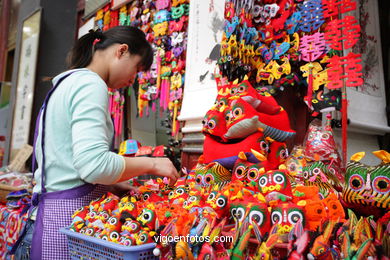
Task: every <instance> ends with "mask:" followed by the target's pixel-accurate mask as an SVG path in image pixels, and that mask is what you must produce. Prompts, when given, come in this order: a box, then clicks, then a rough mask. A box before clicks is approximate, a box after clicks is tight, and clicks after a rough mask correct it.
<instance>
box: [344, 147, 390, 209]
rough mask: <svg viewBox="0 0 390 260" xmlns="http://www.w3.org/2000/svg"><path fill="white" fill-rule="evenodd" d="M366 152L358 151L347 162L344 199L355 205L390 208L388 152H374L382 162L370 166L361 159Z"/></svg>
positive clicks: (389, 156)
mask: <svg viewBox="0 0 390 260" xmlns="http://www.w3.org/2000/svg"><path fill="white" fill-rule="evenodd" d="M364 154H365V153H357V154H355V155H353V156H352V157H351V161H350V162H348V164H347V170H346V174H345V185H344V189H343V200H344V201H345V202H348V203H351V204H354V205H359V204H360V205H362V206H365V205H369V206H373V207H377V208H382V209H385V210H386V209H387V210H388V209H389V208H390V195H389V194H390V192H389V191H390V170H389V169H390V168H389V162H390V160H389V158H390V155H389V153H388V152H386V151H383V150H380V151H376V152H373V154H374V155H376V156H377V157H378V158H380V159H381V160H382V163H381V164H380V165H378V166H368V165H365V164H363V163H360V162H359V160H360V159H361V158H363V157H364Z"/></svg>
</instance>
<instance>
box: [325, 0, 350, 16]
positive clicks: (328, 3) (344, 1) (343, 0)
mask: <svg viewBox="0 0 390 260" xmlns="http://www.w3.org/2000/svg"><path fill="white" fill-rule="evenodd" d="M322 6H323V10H324V11H323V14H324V18H328V17H332V16H335V15H338V14H339V10H340V12H341V13H346V12H349V11H353V10H355V9H356V2H354V1H353V0H322Z"/></svg>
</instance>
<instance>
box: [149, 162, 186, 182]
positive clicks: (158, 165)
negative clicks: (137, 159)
mask: <svg viewBox="0 0 390 260" xmlns="http://www.w3.org/2000/svg"><path fill="white" fill-rule="evenodd" d="M152 160H154V161H153V166H152V170H151V171H150V172H149V174H152V175H157V176H160V177H167V178H169V185H171V186H172V185H174V184H175V183H176V181H177V179H178V178H179V177H180V175H179V173H178V172H177V170H176V168H175V166H173V164H172V162H171V160H169V159H168V158H152Z"/></svg>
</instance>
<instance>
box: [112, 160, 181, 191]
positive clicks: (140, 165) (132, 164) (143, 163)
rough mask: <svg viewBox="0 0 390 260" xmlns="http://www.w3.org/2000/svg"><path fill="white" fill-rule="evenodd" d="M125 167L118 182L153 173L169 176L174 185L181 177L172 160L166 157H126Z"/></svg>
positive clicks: (170, 182)
mask: <svg viewBox="0 0 390 260" xmlns="http://www.w3.org/2000/svg"><path fill="white" fill-rule="evenodd" d="M124 159H125V169H124V172H123V174H122V176H121V178H120V179H119V180H118V182H122V181H126V180H129V179H131V178H133V177H136V176H140V175H145V174H151V175H156V176H160V177H163V178H164V177H167V178H169V184H170V185H174V184H175V183H176V181H177V179H178V178H179V177H180V175H179V173H178V172H177V170H176V168H175V166H173V163H172V162H171V160H169V159H168V158H165V157H152V158H151V157H124Z"/></svg>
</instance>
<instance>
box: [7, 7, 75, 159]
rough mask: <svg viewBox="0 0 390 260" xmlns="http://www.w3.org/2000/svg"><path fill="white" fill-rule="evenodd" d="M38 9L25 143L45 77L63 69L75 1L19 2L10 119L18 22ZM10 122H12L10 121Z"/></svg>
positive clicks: (45, 86) (14, 79)
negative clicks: (27, 129) (36, 57)
mask: <svg viewBox="0 0 390 260" xmlns="http://www.w3.org/2000/svg"><path fill="white" fill-rule="evenodd" d="M39 8H42V17H41V27H40V37H39V50H38V61H37V66H36V79H35V86H34V93H33V94H34V103H33V108H32V116H31V125H30V136H29V144H32V143H33V138H34V136H33V133H34V131H33V129H34V127H35V119H36V116H37V115H38V111H39V108H40V106H41V105H42V103H43V100H44V98H45V96H46V93H47V92H48V91H49V89H50V88H51V82H50V81H44V78H45V77H53V76H55V75H56V74H58V73H60V72H62V71H64V70H65V69H66V66H65V58H66V55H67V53H68V51H69V50H70V48H71V46H72V45H73V43H74V40H75V38H76V36H75V32H76V21H77V19H76V15H77V1H76V0H67V1H52V0H51V1H50V0H24V1H22V3H21V6H20V10H19V17H18V22H17V28H18V30H17V32H18V33H17V36H16V49H15V59H14V61H15V62H14V67H13V73H12V93H11V103H10V107H11V108H12V109H10V110H11V111H10V118H13V110H14V109H13V108H14V105H15V96H16V87H15V86H16V85H17V75H18V65H19V60H20V50H21V40H22V25H23V21H24V20H25V19H26V18H27V17H29V16H30V15H31V14H32V13H34V12H35V11H36V10H38V9H39ZM11 125H12V124H11ZM11 128H12V127H9V129H8V135H7V144H6V147H7V149H6V154H5V162H8V161H9V155H10V151H9V150H10V137H11V136H12V129H11Z"/></svg>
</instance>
